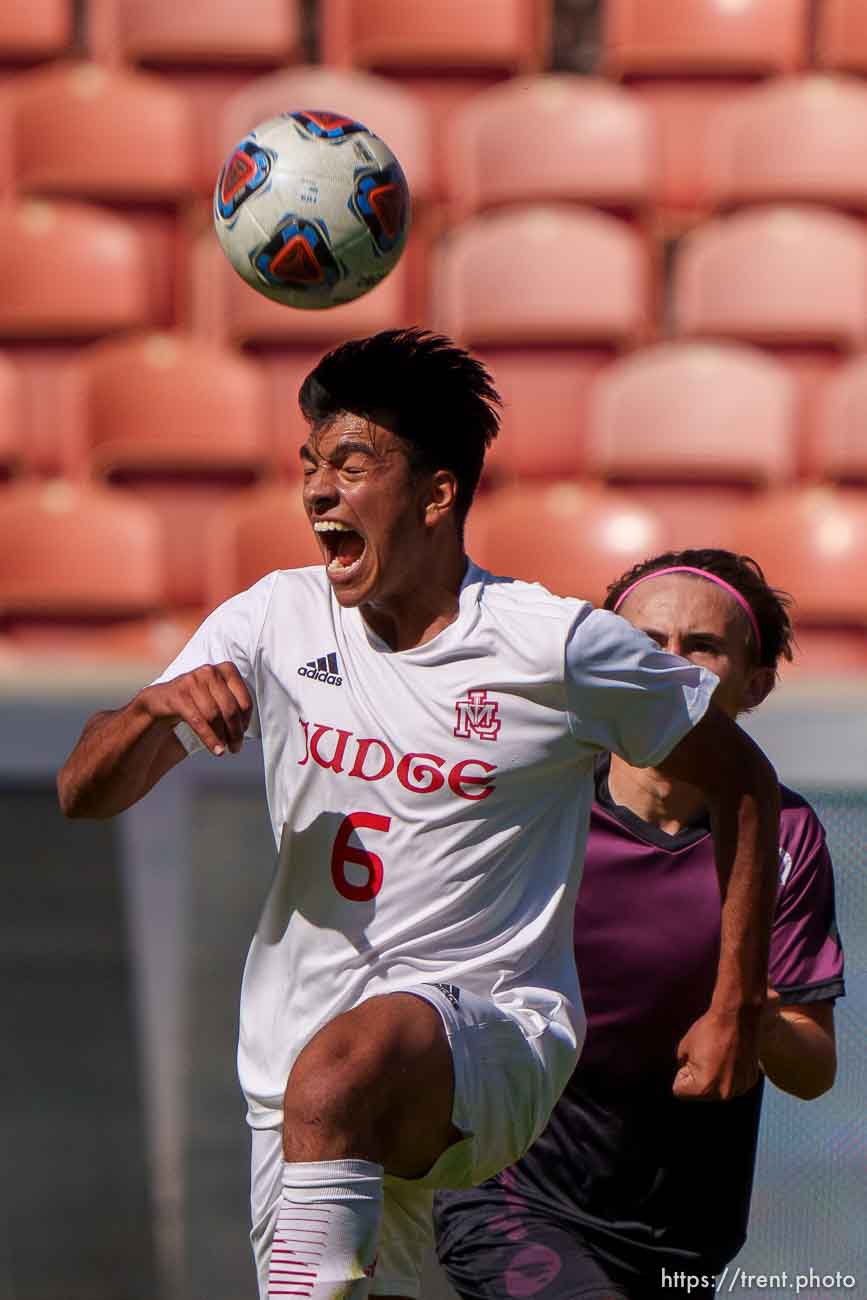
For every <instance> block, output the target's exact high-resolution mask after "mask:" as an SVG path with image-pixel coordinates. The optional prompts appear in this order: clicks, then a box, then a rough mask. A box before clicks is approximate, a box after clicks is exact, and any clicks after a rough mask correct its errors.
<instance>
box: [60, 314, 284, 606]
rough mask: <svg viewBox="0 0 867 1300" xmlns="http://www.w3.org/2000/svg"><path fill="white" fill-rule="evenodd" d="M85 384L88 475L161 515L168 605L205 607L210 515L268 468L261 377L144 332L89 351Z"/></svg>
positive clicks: (239, 363)
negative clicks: (109, 484)
mask: <svg viewBox="0 0 867 1300" xmlns="http://www.w3.org/2000/svg"><path fill="white" fill-rule="evenodd" d="M82 387H83V408H84V424H85V440H86V445H87V450H88V454H89V463H90V466H91V469H92V472H93V473H94V474H98V475H100V476H103V477H105V478H106V479H107V480H108V481H109V482H110V483H112V484H114V485H116V486H118V487H123V488H124V489H125V490H126V491H127V492H128V493H130V494H131V495H132V496H134V497H136V498H137V499H138V500H143V501H146V502H147V503H148V504H149V505H150V506H151V507H152V508H153V509H154V510H155V512H156V513H157V514H158V515H159V517H160V520H161V524H162V527H163V531H164V536H165V539H166V546H167V548H168V552H169V555H170V560H171V563H170V567H169V572H168V576H167V587H168V598H169V601H170V603H171V604H172V605H173V606H175V607H185V606H191V605H193V606H198V605H203V604H205V602H206V595H205V581H206V578H205V574H206V569H207V563H208V555H207V540H206V538H207V528H208V524H209V522H210V519H211V518H212V516H213V514H214V511H215V510H216V509H217V508H219V506H220V505H221V504H223V503H224V502H225V501H226V500H227V499H229V498H230V497H231V496H232V495H234V494H235V493H236V492H237V491H238V489H239V488H240V487H243V486H246V485H249V484H250V483H252V482H256V481H257V480H259V479H260V478H262V477H263V475H266V474H267V473H268V472H269V469H270V465H271V459H272V430H271V429H270V427H269V424H268V420H267V418H266V401H265V392H264V384H263V382H262V377H261V376H260V375H259V373H258V372H257V369H256V367H255V365H254V364H253V363H252V362H250V361H248V360H245V359H243V358H241V357H238V356H236V355H235V354H233V353H231V352H228V351H224V350H223V349H220V348H215V347H213V346H210V345H208V344H205V343H202V342H199V341H195V340H192V339H187V338H184V337H182V336H174V337H173V336H170V335H149V336H147V337H143V338H136V339H131V340H128V341H123V342H120V343H116V342H112V343H108V344H105V345H101V346H99V347H97V348H95V349H93V350H91V351H90V352H89V354H88V355H87V357H86V358H85V360H84V362H83V365H82Z"/></svg>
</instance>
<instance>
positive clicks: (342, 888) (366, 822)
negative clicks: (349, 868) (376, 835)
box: [331, 812, 391, 903]
mask: <svg viewBox="0 0 867 1300" xmlns="http://www.w3.org/2000/svg"><path fill="white" fill-rule="evenodd" d="M390 825H391V818H390V817H380V815H379V813H366V812H354V813H350V814H349V815H348V816H347V817H344V819H343V821H342V822H341V823H340V829H339V830H338V832H337V836H336V838H335V840H334V848H333V849H332V850H331V879H332V880H333V881H334V888H335V889H336V890H337V892H338V894H342V895H343V897H344V898H348V899H350V900H351V901H352V902H353V903H366V902H367V901H368V900H369V899H371V898H375V897H376V895H377V894H378V893H379V891H380V889H381V888H382V858H380V857H379V856H378V855H377V854H376V853H371V852H370V851H369V850H368V849H360V848H356V847H355V845H354V844H350V843H349V837H350V835H351V834H352V832H353V831H357V830H362V829H363V830H370V831H387V830H388V828H389V826H390ZM347 862H354V863H355V865H356V866H357V867H364V868H365V870H366V871H367V873H368V876H367V881H366V883H365V884H363V885H353V883H352V881H351V880H347V879H346V864H347Z"/></svg>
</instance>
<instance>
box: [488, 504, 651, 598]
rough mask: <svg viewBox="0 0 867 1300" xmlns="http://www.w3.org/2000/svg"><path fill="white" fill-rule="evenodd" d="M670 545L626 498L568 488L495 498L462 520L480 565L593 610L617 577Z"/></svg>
mask: <svg viewBox="0 0 867 1300" xmlns="http://www.w3.org/2000/svg"><path fill="white" fill-rule="evenodd" d="M667 545H668V537H667V534H666V532H665V529H664V526H663V524H662V521H661V520H660V519H659V518H658V517H657V516H656V515H654V514H653V513H652V512H651V511H649V510H647V509H645V508H644V507H643V506H641V505H638V504H636V503H635V502H633V501H631V500H630V498H629V497H628V496H625V495H623V494H621V493H618V492H611V491H606V490H605V489H603V488H599V487H587V486H578V485H575V484H571V483H550V484H547V485H544V486H543V485H541V484H534V485H532V486H526V487H514V488H504V489H502V490H500V491H499V492H492V493H490V494H489V495H487V496H485V497H482V498H481V499H480V500H479V501H478V502H477V504H476V505H475V506H474V507H473V509H472V510H471V511H470V514H469V517H468V520H467V548H468V551H469V554H470V555H471V556H472V558H473V559H474V560H475V561H476V562H477V563H478V564H481V565H483V566H484V567H485V568H487V569H491V570H492V571H493V572H494V573H502V574H508V575H509V576H510V577H515V578H522V579H524V580H525V581H527V582H541V583H542V585H543V586H545V587H548V588H549V590H551V591H553V592H555V593H556V594H557V595H559V596H578V597H581V598H583V599H586V600H592V601H593V602H594V603H596V604H599V603H601V602H602V600H603V599H604V597H605V591H606V588H607V586H608V585H609V583H611V582H613V581H614V580H615V579H616V578H617V577H619V575H620V574H621V573H623V572H624V571H625V570H626V569H629V568H631V567H632V565H633V564H637V563H638V562H639V561H641V560H645V559H647V558H648V556H651V555H653V554H654V553H655V552H657V551H661V550H664V549H665V548H666V547H667Z"/></svg>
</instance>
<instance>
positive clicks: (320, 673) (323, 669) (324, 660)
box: [298, 650, 343, 686]
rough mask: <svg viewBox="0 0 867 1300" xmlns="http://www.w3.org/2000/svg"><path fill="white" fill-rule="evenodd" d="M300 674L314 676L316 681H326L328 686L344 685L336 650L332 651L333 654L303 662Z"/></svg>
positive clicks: (301, 675) (299, 670)
mask: <svg viewBox="0 0 867 1300" xmlns="http://www.w3.org/2000/svg"><path fill="white" fill-rule="evenodd" d="M298 676H299V677H312V679H313V680H314V681H315V682H325V685H326V686H342V685H343V678H342V677H341V676H340V664H339V663H338V661H337V654H336V652H335V651H334V650H332V651H331V654H328V655H322V656H321V658H319V659H308V660H307V663H306V664H302V665H301V667H300V668H299V669H298Z"/></svg>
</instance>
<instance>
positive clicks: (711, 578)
mask: <svg viewBox="0 0 867 1300" xmlns="http://www.w3.org/2000/svg"><path fill="white" fill-rule="evenodd" d="M664 573H694V574H695V575H696V577H698V578H706V579H707V581H708V582H715V583H716V585H717V586H718V587H722V589H723V591H727V592H728V594H729V595H730V596H732V597H733V598H734V600H736V601H737V603H738V604H739V605H740V607H741V609H742V610H743V611H744V613H745V614H746V616H747V618H748V619H749V620H750V627H751V628H752V629H753V635H754V637H755V638H756V649H757V650H758V652H759V654H761V653H762V638H761V634H760V632H759V625H758V623H757V621H756V616H755V614H754V613H753V611H752V610H751V609H750V605H749V602H748V601H747V600H745V599H744V597H743V596H742V595H741V593H740V592H739V591H738V590H737V589H736V588H735V587H733V586H732V585H731V583H730V582H726V581H725V580H724V579H723V578H718V577H717V576H716V574H715V573H708V571H707V569H694V568H692V566H691V565H689V564H674V565H672V567H671V568H670V569H653V570H652V572H650V573H645V574H644V575H643V577H641V578H637V579H636V580H635V582H633V583H632V585H631V586H629V587H627V588H626V590H625V591H623V592H621V593H620V595H619V596H618V597H617V600H616V601H615V602H614V606H613V610H614V613H615V614H616V613H617V611H618V609H619V608H620V606H621V605H622V604H623V602H624V600H625V599H626V597H627V596H628V595H629V593H630V592H631V591H634V590H635V588H636V587H640V586H641V584H642V582H646V581H647V579H648V578H660V577H662V575H663V574H664Z"/></svg>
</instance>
